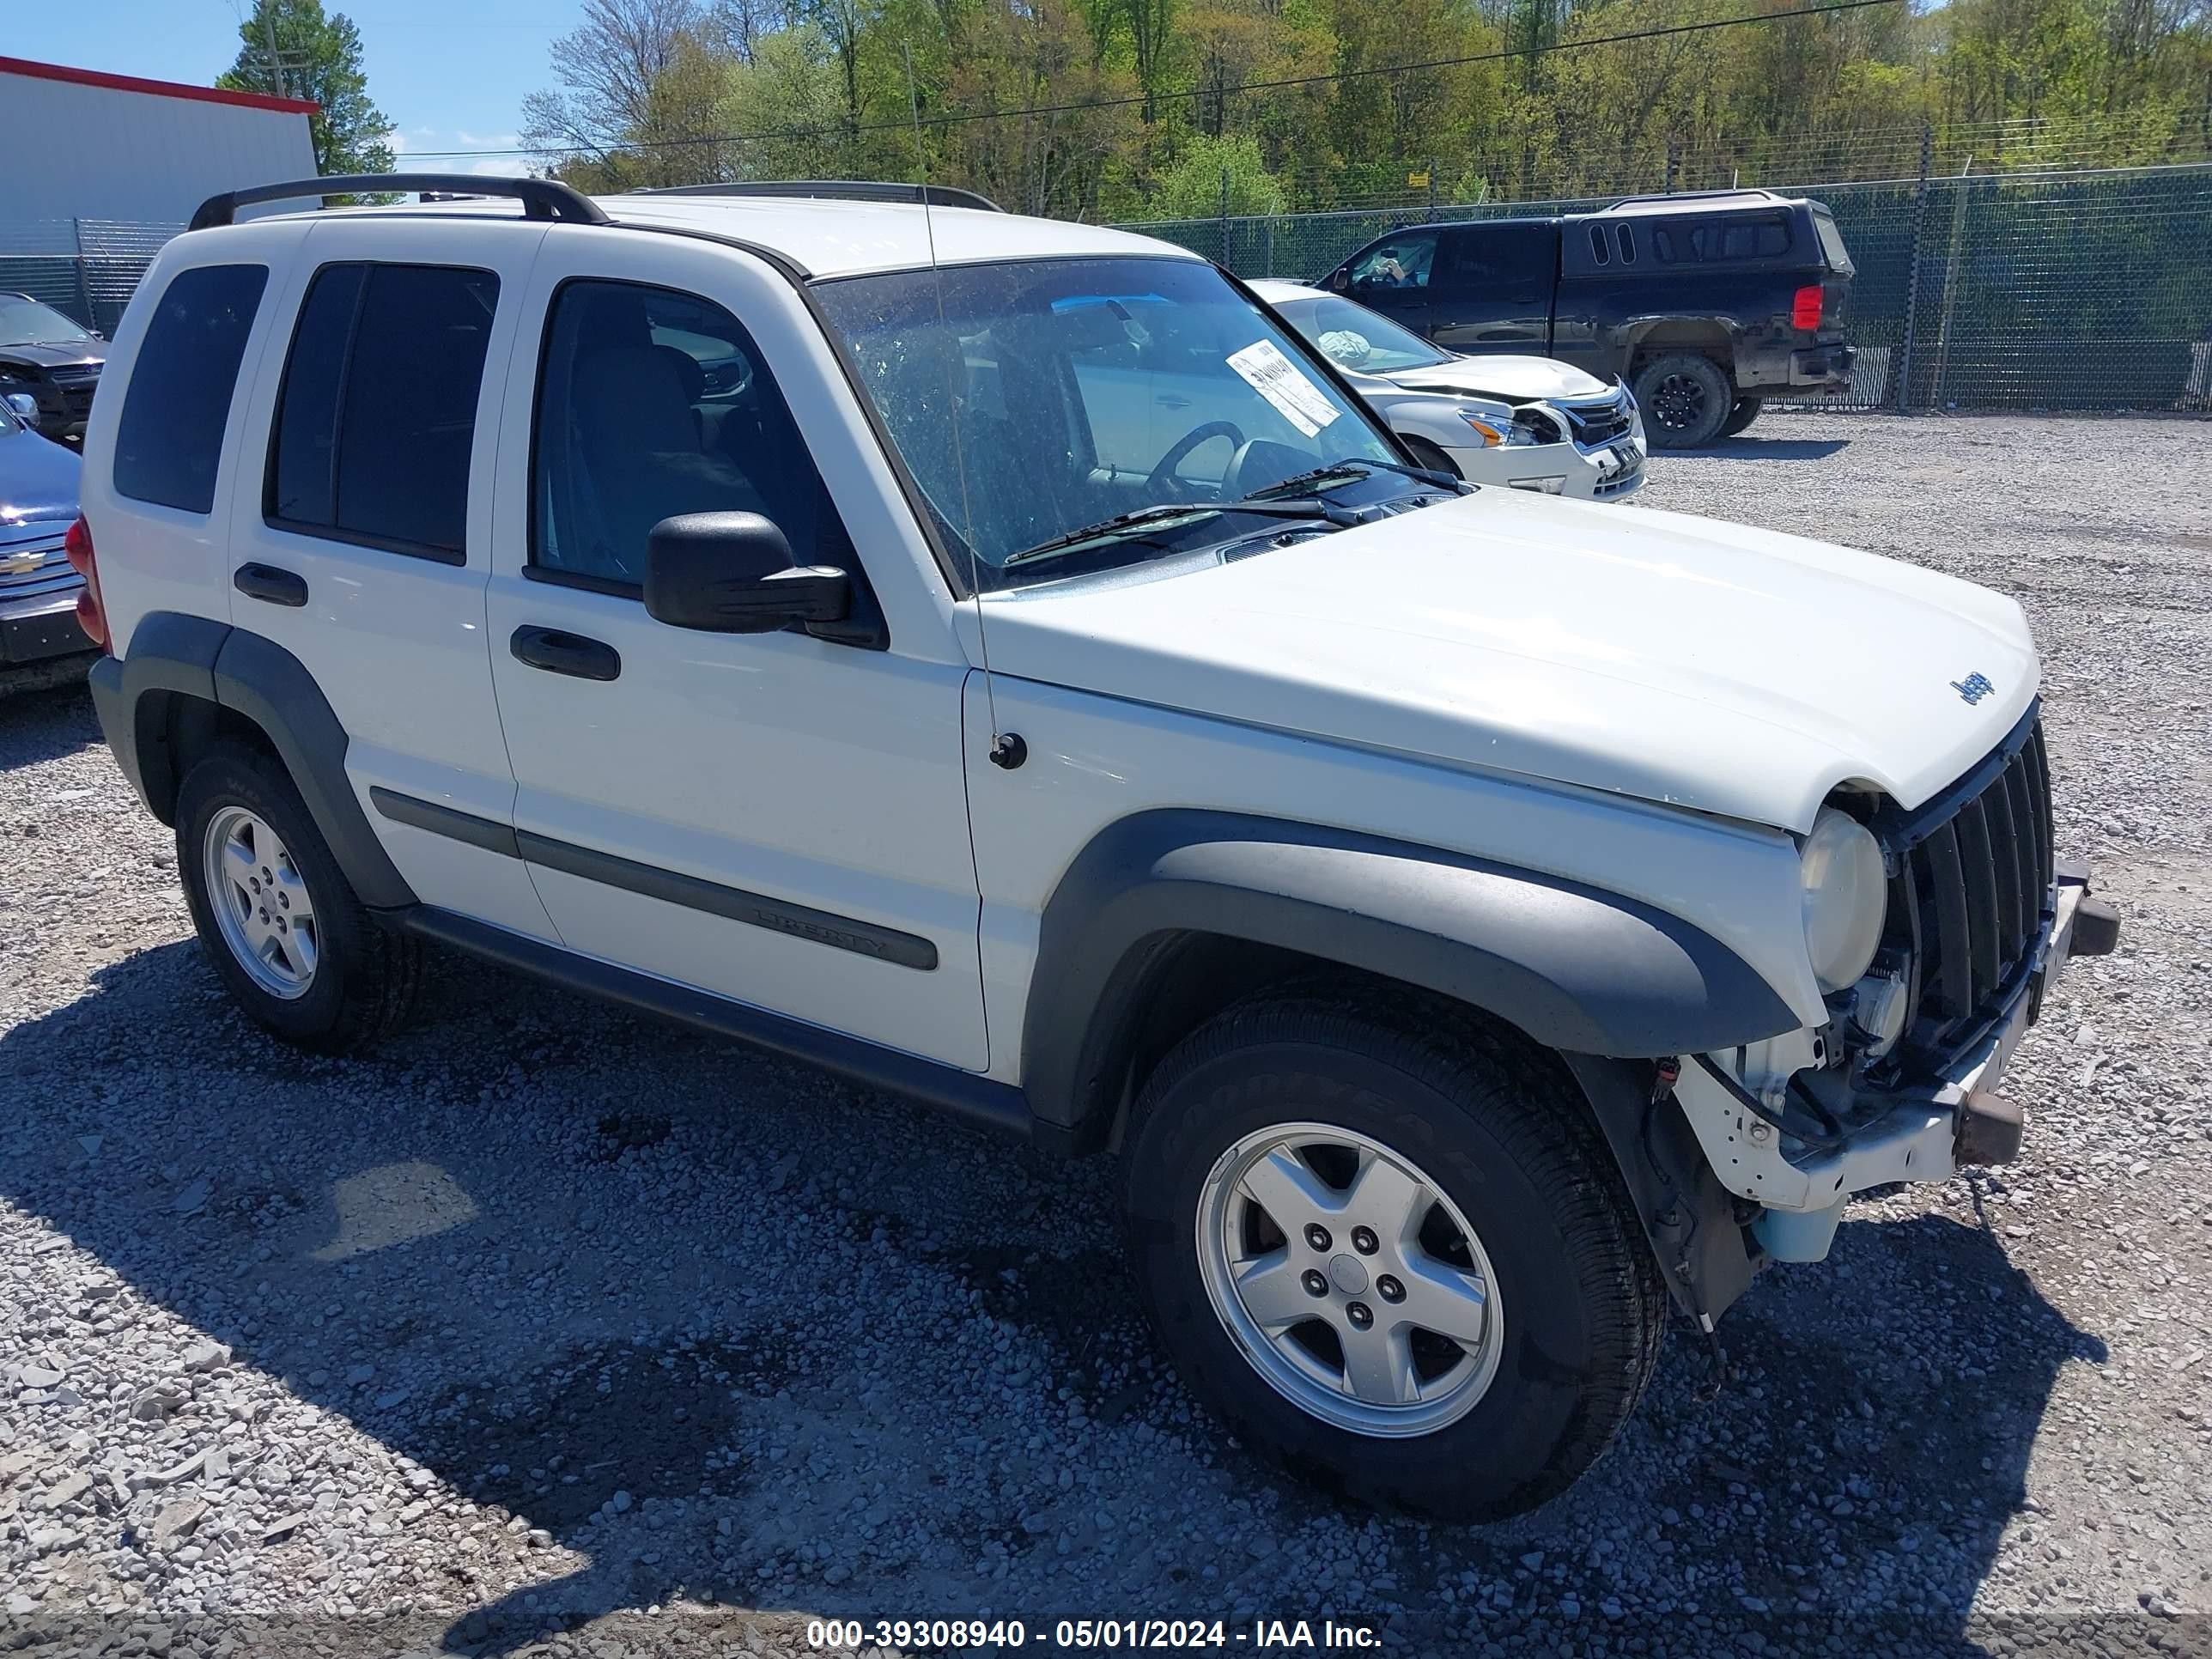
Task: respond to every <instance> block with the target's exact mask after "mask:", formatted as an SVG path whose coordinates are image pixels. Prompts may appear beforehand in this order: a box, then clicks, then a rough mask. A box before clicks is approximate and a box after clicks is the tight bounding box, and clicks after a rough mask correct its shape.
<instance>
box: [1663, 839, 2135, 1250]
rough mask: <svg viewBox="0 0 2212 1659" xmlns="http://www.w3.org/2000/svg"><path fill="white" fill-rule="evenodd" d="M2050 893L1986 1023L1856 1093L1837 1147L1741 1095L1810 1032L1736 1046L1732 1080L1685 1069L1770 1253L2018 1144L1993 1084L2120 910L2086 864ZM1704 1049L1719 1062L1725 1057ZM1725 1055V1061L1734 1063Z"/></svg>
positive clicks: (1801, 1061) (1715, 1146) (1770, 1078)
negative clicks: (2021, 976)
mask: <svg viewBox="0 0 2212 1659" xmlns="http://www.w3.org/2000/svg"><path fill="white" fill-rule="evenodd" d="M2055 896H2056V901H2057V902H2056V907H2055V914H2054V916H2053V919H2052V921H2051V927H2050V929H2049V932H2048V933H2047V934H2046V935H2045V939H2044V942H2043V947H2042V951H2041V955H2040V958H2039V961H2038V963H2037V964H2036V966H2035V969H2034V970H2033V972H2032V973H2030V974H2029V975H2027V979H2026V980H2025V981H2023V982H2022V984H2021V987H2020V989H2019V990H2018V992H2016V993H2015V995H2014V999H2013V1001H2012V1003H2011V1004H2010V1006H2008V1007H2006V1008H2005V1009H2004V1010H2003V1011H2002V1012H2001V1013H2000V1014H1999V1016H1998V1017H1997V1018H1996V1022H1995V1023H1994V1024H1992V1026H1991V1027H1990V1030H1988V1031H1987V1032H1986V1033H1985V1034H1984V1036H1982V1037H1981V1038H1980V1039H1979V1040H1978V1042H1975V1043H1973V1044H1972V1046H1970V1047H1969V1048H1967V1049H1966V1051H1965V1052H1963V1053H1962V1054H1959V1055H1958V1056H1957V1057H1955V1058H1954V1060H1953V1061H1952V1062H1951V1064H1950V1065H1949V1066H1948V1067H1946V1068H1945V1070H1944V1072H1943V1073H1942V1074H1941V1075H1939V1076H1937V1077H1936V1078H1934V1079H1928V1080H1926V1081H1923V1083H1921V1084H1919V1085H1917V1086H1914V1087H1910V1088H1903V1089H1897V1090H1891V1091H1882V1092H1881V1093H1880V1094H1879V1095H1875V1094H1871V1093H1868V1092H1862V1093H1861V1094H1860V1095H1859V1096H1858V1097H1857V1102H1858V1103H1860V1104H1862V1105H1869V1106H1872V1107H1873V1108H1875V1110H1874V1111H1873V1112H1872V1113H1871V1114H1868V1113H1861V1114H1857V1115H1855V1116H1856V1117H1857V1127H1855V1128H1854V1129H1852V1130H1851V1131H1850V1132H1849V1133H1847V1134H1846V1135H1845V1136H1844V1138H1843V1139H1842V1141H1841V1144H1840V1145H1837V1146H1832V1147H1828V1148H1826V1149H1819V1150H1816V1149H1814V1148H1811V1147H1808V1146H1806V1145H1805V1144H1804V1143H1802V1142H1801V1141H1797V1140H1795V1139H1792V1138H1791V1137H1790V1135H1789V1134H1788V1133H1786V1132H1785V1131H1784V1130H1783V1129H1781V1128H1779V1127H1777V1126H1776V1125H1775V1124H1774V1123H1773V1122H1771V1121H1769V1120H1768V1119H1767V1118H1766V1117H1765V1116H1764V1115H1760V1114H1759V1113H1757V1112H1754V1111H1753V1110H1752V1109H1750V1108H1749V1106H1748V1105H1747V1104H1746V1103H1745V1100H1744V1099H1743V1098H1742V1097H1743V1096H1744V1095H1745V1094H1746V1093H1747V1092H1749V1093H1751V1094H1753V1096H1754V1097H1759V1096H1764V1095H1765V1094H1767V1093H1769V1092H1770V1091H1771V1092H1775V1093H1777V1094H1778V1091H1779V1089H1780V1086H1781V1085H1784V1084H1786V1083H1787V1081H1788V1079H1789V1078H1790V1075H1791V1074H1792V1073H1793V1072H1795V1071H1796V1070H1799V1069H1802V1068H1803V1067H1805V1066H1814V1065H1817V1064H1819V1063H1820V1060H1821V1059H1822V1058H1823V1057H1824V1050H1823V1048H1822V1045H1821V1039H1820V1036H1819V1034H1817V1033H1814V1032H1811V1031H1800V1032H1793V1033H1790V1035H1789V1036H1785V1037H1782V1038H1777V1039H1774V1040H1773V1041H1772V1042H1767V1043H1761V1044H1759V1045H1757V1048H1756V1049H1755V1050H1750V1051H1745V1052H1746V1055H1747V1060H1748V1061H1749V1062H1750V1063H1744V1064H1742V1069H1741V1073H1740V1074H1739V1075H1738V1076H1736V1077H1735V1079H1734V1080H1735V1082H1737V1083H1738V1084H1739V1085H1740V1086H1739V1087H1737V1088H1735V1089H1731V1088H1730V1087H1729V1083H1728V1082H1727V1081H1724V1080H1722V1079H1716V1078H1714V1077H1713V1076H1711V1075H1710V1074H1709V1073H1707V1072H1706V1071H1705V1070H1704V1069H1702V1068H1701V1067H1699V1066H1683V1068H1682V1071H1681V1074H1680V1078H1679V1079H1677V1080H1676V1082H1675V1085H1674V1097H1675V1098H1676V1100H1677V1101H1679V1102H1680V1104H1681V1108H1682V1110H1683V1113H1684V1115H1686V1117H1687V1118H1688V1120H1689V1122H1690V1127H1692V1130H1693V1131H1694V1132H1695V1133H1696V1134H1697V1137H1698V1140H1699V1145H1700V1146H1702V1147H1703V1149H1704V1151H1705V1158H1706V1161H1707V1162H1708V1163H1709V1164H1711V1167H1712V1170H1713V1173H1714V1174H1715V1175H1716V1176H1717V1177H1718V1178H1719V1180H1720V1182H1721V1184H1722V1185H1723V1186H1724V1187H1726V1188H1728V1189H1729V1191H1730V1192H1732V1193H1734V1194H1736V1195H1737V1196H1738V1197H1740V1198H1744V1199H1748V1200H1752V1201H1753V1202H1754V1203H1756V1204H1758V1205H1759V1206H1761V1211H1762V1213H1760V1215H1759V1217H1758V1218H1757V1219H1756V1220H1755V1221H1754V1222H1753V1232H1754V1233H1755V1234H1756V1235H1757V1237H1758V1238H1759V1243H1760V1244H1761V1245H1762V1246H1763V1247H1764V1248H1765V1251H1766V1254H1767V1255H1769V1256H1770V1257H1771V1258H1772V1259H1775V1260H1778V1261H1819V1260H1820V1259H1821V1258H1822V1257H1823V1256H1825V1255H1826V1254H1827V1250H1828V1243H1829V1241H1830V1240H1831V1239H1832V1238H1833V1237H1834V1236H1835V1231H1836V1224H1837V1223H1838V1220H1840V1219H1841V1218H1842V1214H1843V1207H1844V1200H1847V1199H1849V1198H1850V1195H1851V1194H1853V1193H1857V1192H1863V1191H1865V1190H1866V1189H1867V1188H1870V1187H1881V1186H1887V1185H1888V1184H1890V1183H1892V1182H1908V1181H1910V1182H1922V1181H1945V1180H1948V1179H1949V1178H1950V1176H1952V1175H1954V1173H1956V1171H1957V1170H1959V1169H1960V1167H1962V1166H1965V1165H1970V1164H2003V1163H2008V1162H2009V1161H2010V1160H2011V1159H2012V1158H2014V1157H2015V1155H2016V1154H2017V1153H2018V1152H2019V1150H2020V1146H2021V1135H2022V1133H2023V1130H2024V1127H2025V1119H2024V1116H2023V1114H2022V1113H2021V1109H2020V1108H2019V1107H2018V1106H2017V1105H2015V1104H2014V1103H2012V1102H2010V1101H2008V1100H2007V1099H2006V1098H2005V1097H2002V1095H1999V1094H1998V1093H1997V1092H1996V1088H1997V1085H1998V1084H1999V1083H2000V1082H2001V1081H2002V1079H2003V1077H2004V1073H2005V1070H2006V1067H2007V1066H2008V1065H2009V1063H2010V1061H2011V1059H2012V1055H2013V1052H2014V1050H2015V1049H2016V1048H2018V1047H2019V1046H2020V1042H2021V1038H2022V1037H2023V1036H2026V1035H2027V1028H2028V1027H2029V1026H2030V1025H2032V1024H2034V1023H2035V1021H2036V1018H2037V1017H2038V1016H2039V1014H2040V1013H2041V1012H2042V1008H2043V1000H2044V998H2045V995H2046V994H2048V993H2049V991H2050V988H2051V985H2052V983H2053V982H2055V981H2057V977H2058V975H2059V973H2060V972H2061V970H2062V969H2064V967H2065V965H2066V963H2068V962H2069V960H2070V959H2072V958H2073V957H2091V956H2104V955H2106V954H2108V953H2109V952H2110V951H2112V949H2113V947H2114V946H2115V945H2117V944H2118V940H2119V917H2118V913H2116V912H2115V911H2114V910H2113V909H2112V907H2111V906H2110V905H2108V904H2106V903H2105V902H2103V901H2102V900H2100V899H2098V898H2095V897H2093V896H2091V894H2090V890H2089V873H2088V871H2087V868H2086V867H2084V866H2060V867H2059V870H2058V872H2057V887H2056V895H2055ZM1710 1058H1711V1060H1712V1061H1713V1062H1714V1063H1716V1064H1718V1063H1719V1062H1720V1061H1721V1060H1722V1058H1723V1057H1721V1056H1717V1055H1716V1056H1711V1057H1710ZM1729 1060H1730V1062H1731V1064H1730V1069H1731V1070H1733V1069H1735V1065H1737V1064H1739V1063H1740V1062H1735V1060H1734V1057H1733V1056H1731V1057H1729ZM1762 1060H1763V1061H1764V1062H1765V1063H1764V1064H1760V1063H1759V1061H1762ZM1883 1106H1887V1110H1882V1109H1881V1108H1882V1107H1883Z"/></svg>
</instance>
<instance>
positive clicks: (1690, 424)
mask: <svg viewBox="0 0 2212 1659" xmlns="http://www.w3.org/2000/svg"><path fill="white" fill-rule="evenodd" d="M1635 390H1636V406H1637V407H1638V409H1640V410H1643V411H1644V430H1645V431H1646V432H1647V433H1648V434H1649V435H1650V439H1651V441H1652V443H1653V444H1655V445H1656V446H1657V447H1659V448H1661V449H1702V448H1703V447H1705V445H1707V444H1709V443H1711V442H1712V441H1713V440H1714V439H1715V438H1717V437H1718V436H1719V435H1720V430H1721V427H1722V425H1723V422H1726V421H1727V420H1728V418H1729V414H1730V413H1731V412H1732V411H1733V410H1735V387H1734V386H1730V385H1729V377H1728V376H1727V375H1726V374H1723V373H1722V371H1721V366H1720V365H1719V364H1718V363H1717V362H1714V361H1713V360H1712V359H1711V358H1710V357H1708V356H1705V355H1703V354H1702V353H1700V352H1695V351H1673V352H1669V353H1668V354H1667V355H1666V356H1663V357H1654V358H1653V359H1652V360H1651V361H1650V362H1648V363H1646V364H1644V367H1643V368H1640V369H1638V370H1637V372H1636V387H1635Z"/></svg>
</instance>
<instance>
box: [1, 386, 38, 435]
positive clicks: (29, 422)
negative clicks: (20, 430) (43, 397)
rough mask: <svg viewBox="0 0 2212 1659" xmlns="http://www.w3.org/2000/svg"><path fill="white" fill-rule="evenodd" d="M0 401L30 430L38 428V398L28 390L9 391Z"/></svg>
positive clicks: (34, 430)
mask: <svg viewBox="0 0 2212 1659" xmlns="http://www.w3.org/2000/svg"><path fill="white" fill-rule="evenodd" d="M0 403H4V404H7V405H8V412H9V414H10V415H13V416H15V418H16V419H17V420H19V421H21V422H22V423H23V424H24V425H25V426H27V427H28V428H31V430H32V431H33V432H36V431H37V430H38V429H39V400H38V399H37V398H34V397H33V396H32V395H31V394H30V393H29V392H9V393H8V394H7V395H6V396H5V397H4V398H0Z"/></svg>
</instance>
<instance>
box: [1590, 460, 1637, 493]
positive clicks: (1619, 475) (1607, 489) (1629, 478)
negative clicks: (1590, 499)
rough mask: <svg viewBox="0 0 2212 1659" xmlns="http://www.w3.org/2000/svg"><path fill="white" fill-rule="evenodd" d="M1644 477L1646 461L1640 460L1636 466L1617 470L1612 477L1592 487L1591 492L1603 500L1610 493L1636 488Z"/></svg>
mask: <svg viewBox="0 0 2212 1659" xmlns="http://www.w3.org/2000/svg"><path fill="white" fill-rule="evenodd" d="M1643 478H1644V463H1643V462H1641V461H1638V463H1637V464H1636V465H1634V466H1632V467H1628V468H1626V469H1625V470H1624V471H1620V472H1616V473H1614V474H1613V476H1612V477H1610V478H1607V479H1606V480H1605V481H1604V482H1603V483H1600V484H1598V485H1596V486H1595V488H1593V489H1591V491H1590V494H1591V495H1595V497H1597V499H1598V500H1600V501H1603V500H1605V499H1606V497H1607V496H1608V495H1620V493H1621V492H1622V491H1623V490H1625V489H1635V488H1636V486H1637V485H1638V483H1641V482H1643Z"/></svg>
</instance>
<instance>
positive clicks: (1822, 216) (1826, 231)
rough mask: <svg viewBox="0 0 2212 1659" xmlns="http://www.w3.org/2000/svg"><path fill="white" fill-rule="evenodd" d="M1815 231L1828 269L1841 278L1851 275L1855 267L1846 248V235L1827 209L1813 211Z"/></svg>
mask: <svg viewBox="0 0 2212 1659" xmlns="http://www.w3.org/2000/svg"><path fill="white" fill-rule="evenodd" d="M1813 230H1814V234H1816V235H1818V236H1819V237H1820V254H1821V257H1822V258H1825V259H1826V260H1827V262H1828V269H1829V270H1832V271H1835V272H1837V273H1838V275H1840V276H1850V275H1851V274H1852V271H1853V269H1854V267H1853V266H1852V264H1851V256H1850V252H1848V251H1847V250H1846V249H1845V248H1844V234H1843V232H1841V231H1839V230H1838V229H1837V228H1836V221H1835V219H1834V217H1833V216H1832V215H1831V214H1830V213H1829V212H1828V210H1826V208H1815V209H1814V210H1813Z"/></svg>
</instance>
